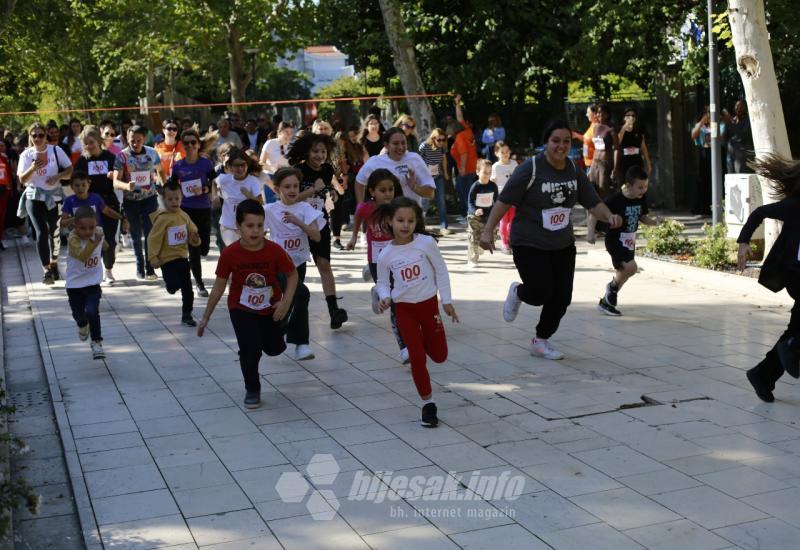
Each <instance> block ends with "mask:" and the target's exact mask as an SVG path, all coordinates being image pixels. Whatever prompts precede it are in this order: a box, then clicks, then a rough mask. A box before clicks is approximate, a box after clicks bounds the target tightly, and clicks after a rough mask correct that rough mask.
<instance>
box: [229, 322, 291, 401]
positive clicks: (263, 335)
mask: <svg viewBox="0 0 800 550" xmlns="http://www.w3.org/2000/svg"><path fill="white" fill-rule="evenodd" d="M229 313H230V316H231V323H232V324H233V331H234V332H235V333H236V342H237V343H238V344H239V365H240V366H241V367H242V376H243V377H244V387H245V390H247V391H249V392H250V391H261V381H260V380H259V377H258V362H259V361H260V360H261V354H262V353H266V354H267V355H269V356H270V357H274V356H276V355H280V354H281V353H283V352H284V350H285V349H286V343H285V342H284V341H283V329H282V328H281V325H280V323H279V322H277V321H275V320H274V319H273V318H272V315H258V314H256V313H251V312H249V311H243V310H241V309H231V310H229Z"/></svg>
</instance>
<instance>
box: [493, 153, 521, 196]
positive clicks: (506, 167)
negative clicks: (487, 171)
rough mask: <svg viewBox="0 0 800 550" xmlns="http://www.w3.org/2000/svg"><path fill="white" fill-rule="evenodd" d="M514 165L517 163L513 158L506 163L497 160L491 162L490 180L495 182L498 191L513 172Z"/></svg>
mask: <svg viewBox="0 0 800 550" xmlns="http://www.w3.org/2000/svg"><path fill="white" fill-rule="evenodd" d="M516 167H517V163H516V162H515V161H513V160H510V161H509V162H508V164H503V163H502V162H500V161H499V160H498V161H497V162H495V163H494V164H492V181H493V182H495V183H496V184H497V192H498V193H499V192H500V191H502V190H503V187H504V186H505V184H506V182H507V181H508V178H510V177H511V174H513V173H514V168H516Z"/></svg>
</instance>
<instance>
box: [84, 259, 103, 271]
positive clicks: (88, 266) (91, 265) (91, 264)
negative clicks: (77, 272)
mask: <svg viewBox="0 0 800 550" xmlns="http://www.w3.org/2000/svg"><path fill="white" fill-rule="evenodd" d="M99 263H100V258H99V257H97V256H92V257H91V258H89V259H88V260H86V262H85V264H84V266H85V267H86V269H93V268H95V267H97V265H98V264H99Z"/></svg>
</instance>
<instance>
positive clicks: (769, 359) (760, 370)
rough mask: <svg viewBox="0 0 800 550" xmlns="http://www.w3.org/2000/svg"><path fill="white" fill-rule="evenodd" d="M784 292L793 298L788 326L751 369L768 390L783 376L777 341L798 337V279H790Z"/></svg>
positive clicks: (799, 287) (799, 326)
mask: <svg viewBox="0 0 800 550" xmlns="http://www.w3.org/2000/svg"><path fill="white" fill-rule="evenodd" d="M786 292H788V293H789V296H791V297H792V299H794V307H792V314H791V316H790V317H789V326H788V327H786V330H785V331H784V333H783V334H781V337H780V338H778V341H777V342H775V345H774V346H773V347H772V349H771V350H769V351H768V352H767V355H766V356H765V357H764V359H763V360H762V361H761V362H760V363H759V364H758V365H756V366H755V367H754V368H753V371H754V372H755V373H756V374H757V375H758V377H759V378H761V380H763V381H764V383H765V384H766V385H767V387H768V388H769V389H770V390H774V389H775V382H777V381H778V379H779V378H780V377H781V376H783V366H782V365H781V360H780V359H779V358H778V352H777V350H776V347H777V346H778V344H779V343H781V342H783V341H784V340H788V339H789V338H790V337H792V336H794V337H795V338H800V281H790V282H789V284H787V285H786Z"/></svg>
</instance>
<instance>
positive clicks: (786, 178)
mask: <svg viewBox="0 0 800 550" xmlns="http://www.w3.org/2000/svg"><path fill="white" fill-rule="evenodd" d="M749 164H750V167H751V168H752V169H753V170H755V172H756V174H758V175H759V176H762V177H765V178H767V179H768V180H769V186H770V188H771V190H772V193H770V194H771V195H772V197H773V198H775V199H782V198H785V197H797V196H800V160H788V159H785V158H783V157H781V156H780V155H775V154H768V155H764V156H763V157H762V158H760V159H758V160H755V161H753V162H751V163H749Z"/></svg>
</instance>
